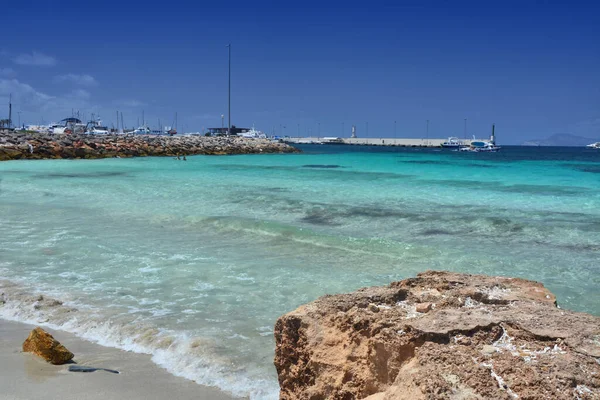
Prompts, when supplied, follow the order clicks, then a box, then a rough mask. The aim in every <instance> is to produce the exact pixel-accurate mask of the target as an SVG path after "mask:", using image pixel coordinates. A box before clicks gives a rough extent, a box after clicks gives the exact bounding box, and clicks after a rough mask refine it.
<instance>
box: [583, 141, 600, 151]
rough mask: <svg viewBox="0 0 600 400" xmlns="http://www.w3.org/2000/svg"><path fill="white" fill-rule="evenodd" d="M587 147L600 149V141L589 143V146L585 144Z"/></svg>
mask: <svg viewBox="0 0 600 400" xmlns="http://www.w3.org/2000/svg"><path fill="white" fill-rule="evenodd" d="M585 147H589V148H591V149H598V150H600V142H596V143H592V144H588V145H587V146H585Z"/></svg>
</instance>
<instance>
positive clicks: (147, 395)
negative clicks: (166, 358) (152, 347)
mask: <svg viewBox="0 0 600 400" xmlns="http://www.w3.org/2000/svg"><path fill="white" fill-rule="evenodd" d="M34 327H35V326H34V325H28V324H22V323H17V322H11V321H5V320H1V319H0V368H1V370H0V387H1V388H2V391H1V394H0V398H2V399H4V400H21V399H23V400H25V399H41V398H43V399H46V400H51V399H61V400H81V399H86V400H94V399H98V400H100V399H101V400H111V399H115V400H116V399H128V400H136V399H140V400H141V399H157V400H158V399H168V398H171V399H211V400H229V399H233V397H231V396H228V395H227V394H224V393H223V392H221V391H219V390H217V389H215V388H209V387H205V386H200V385H198V384H196V383H194V382H192V381H190V380H187V379H184V378H179V377H176V376H174V375H171V374H169V373H168V372H167V371H165V370H164V369H162V368H160V367H158V366H157V365H155V364H154V363H152V361H151V360H150V356H148V355H144V354H136V353H129V352H125V351H121V350H118V349H113V348H108V347H103V346H100V345H96V344H93V343H90V342H87V341H84V340H81V339H79V338H77V337H75V336H74V335H72V334H69V333H66V332H60V331H55V330H52V329H46V328H44V329H46V330H47V331H48V332H50V333H51V334H52V335H54V337H55V338H56V339H57V340H59V341H60V342H61V343H62V344H64V345H65V346H66V347H67V348H68V349H69V350H71V351H72V352H73V353H74V354H75V358H74V361H75V362H76V363H77V364H78V365H82V366H92V367H99V368H109V369H114V370H118V371H119V372H120V374H118V375H117V374H112V373H109V372H105V371H95V372H87V373H80V372H69V371H68V367H69V365H52V364H49V363H47V362H45V361H44V360H42V359H41V358H39V357H37V356H34V355H32V354H29V353H23V352H22V351H21V346H22V344H23V341H24V340H25V338H26V337H27V335H28V334H29V332H30V331H31V329H33V328H34Z"/></svg>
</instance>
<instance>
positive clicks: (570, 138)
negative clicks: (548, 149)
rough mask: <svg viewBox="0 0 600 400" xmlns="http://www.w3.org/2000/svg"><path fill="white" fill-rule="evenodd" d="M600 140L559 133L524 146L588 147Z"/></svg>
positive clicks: (531, 141)
mask: <svg viewBox="0 0 600 400" xmlns="http://www.w3.org/2000/svg"><path fill="white" fill-rule="evenodd" d="M599 141H600V139H592V138H586V137H583V136H576V135H571V134H570V133H557V134H555V135H552V136H550V137H548V138H546V139H537V140H527V141H525V142H523V143H521V145H522V146H587V145H588V144H590V143H595V142H599Z"/></svg>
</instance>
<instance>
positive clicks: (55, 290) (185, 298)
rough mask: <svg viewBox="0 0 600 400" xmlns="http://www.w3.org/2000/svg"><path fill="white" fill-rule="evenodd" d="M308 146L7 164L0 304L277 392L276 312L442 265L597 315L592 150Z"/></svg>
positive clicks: (243, 386)
mask: <svg viewBox="0 0 600 400" xmlns="http://www.w3.org/2000/svg"><path fill="white" fill-rule="evenodd" d="M303 149H304V150H305V153H304V154H299V155H248V156H226V157H208V156H196V157H188V161H185V162H184V161H177V160H173V159H171V158H137V159H105V160H45V161H11V162H3V163H0V237H1V238H2V239H1V241H0V280H1V281H2V283H1V284H0V285H1V287H0V292H4V293H6V298H8V299H9V301H8V302H7V303H6V304H5V305H4V306H0V317H2V318H7V319H17V320H23V321H29V322H37V323H44V324H47V325H50V326H53V327H57V328H60V329H63V330H67V331H71V332H75V333H77V334H78V335H80V336H82V337H84V338H87V339H90V340H94V341H97V342H100V343H101V344H105V345H108V346H115V347H120V348H124V349H128V350H133V351H138V352H145V353H150V354H152V355H153V360H154V361H155V362H156V363H157V364H159V365H161V366H164V367H165V368H167V369H168V370H169V371H170V372H172V373H174V374H177V375H182V376H185V377H187V378H190V379H194V380H196V381H197V382H198V383H202V384H208V385H215V386H218V387H220V388H222V389H224V390H227V391H229V392H231V393H233V394H234V395H236V396H249V397H251V398H253V399H264V398H273V399H275V398H277V393H278V386H277V378H276V373H275V370H274V367H273V365H272V359H273V349H274V340H273V336H272V333H273V325H274V323H275V320H276V318H277V317H278V316H279V315H281V314H284V313H286V312H288V311H291V310H293V309H294V308H296V307H297V306H299V305H300V304H303V303H306V302H309V301H311V300H313V299H315V298H316V297H318V296H320V295H323V294H325V293H338V292H348V291H352V290H354V289H357V288H359V287H364V286H370V285H380V284H387V283H389V282H390V281H393V280H399V279H402V278H406V277H409V276H414V275H415V274H416V273H418V272H420V271H424V270H426V269H444V270H452V271H462V272H470V273H485V274H491V275H508V276H518V277H523V278H530V279H535V280H539V281H542V282H543V283H544V284H545V285H546V286H548V287H549V288H550V289H551V290H552V291H553V292H554V293H555V294H556V295H557V296H558V300H559V304H560V305H561V306H562V307H565V308H570V309H574V310H578V311H586V312H590V313H593V314H596V315H600V296H598V287H599V284H600V261H599V260H600V257H599V255H600V152H598V151H594V150H591V149H590V150H588V149H560V148H554V149H553V148H519V147H514V148H510V147H508V148H505V149H503V151H502V152H500V153H496V154H483V153H479V154H471V153H469V154H465V153H458V152H451V151H434V150H419V149H393V148H370V149H369V148H362V147H351V146H345V147H344V146H305V147H303ZM40 294H42V295H44V296H45V297H46V298H53V299H58V300H60V301H61V302H63V304H62V305H61V304H57V303H50V302H48V301H39V300H38V296H39V295H40Z"/></svg>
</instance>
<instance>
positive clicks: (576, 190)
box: [422, 179, 590, 196]
mask: <svg viewBox="0 0 600 400" xmlns="http://www.w3.org/2000/svg"><path fill="white" fill-rule="evenodd" d="M422 182H425V183H430V184H434V185H442V186H455V187H464V188H469V189H475V190H489V191H492V192H504V193H523V194H531V195H539V196H581V195H583V194H584V192H588V191H589V190H590V189H589V188H586V187H579V186H576V187H573V186H555V185H523V184H519V185H505V184H503V183H500V182H482V181H469V180H459V179H448V180H441V179H440V180H435V179H427V180H423V181H422Z"/></svg>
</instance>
